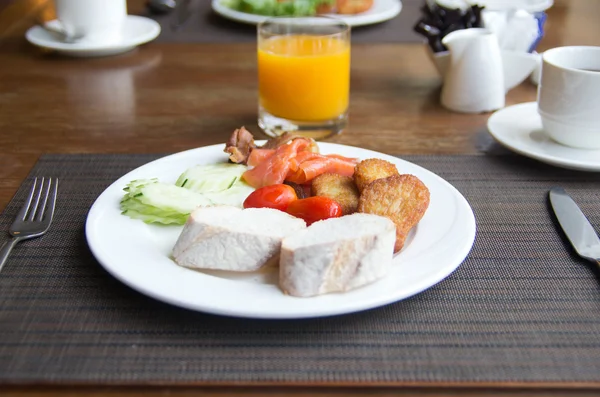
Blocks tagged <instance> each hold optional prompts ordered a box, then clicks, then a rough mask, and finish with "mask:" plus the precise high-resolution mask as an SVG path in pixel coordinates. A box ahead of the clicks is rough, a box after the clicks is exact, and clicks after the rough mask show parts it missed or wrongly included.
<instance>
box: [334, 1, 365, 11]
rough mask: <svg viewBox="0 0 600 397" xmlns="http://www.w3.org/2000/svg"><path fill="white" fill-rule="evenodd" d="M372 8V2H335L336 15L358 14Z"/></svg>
mask: <svg viewBox="0 0 600 397" xmlns="http://www.w3.org/2000/svg"><path fill="white" fill-rule="evenodd" d="M372 6H373V0H336V12H337V13H338V14H360V13H361V12H365V11H368V10H369V9H370V8H371V7H372Z"/></svg>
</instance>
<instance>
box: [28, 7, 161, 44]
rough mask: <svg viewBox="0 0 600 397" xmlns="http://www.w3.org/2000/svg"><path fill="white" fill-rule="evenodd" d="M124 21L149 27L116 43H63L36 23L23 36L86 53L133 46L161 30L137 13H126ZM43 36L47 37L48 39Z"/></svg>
mask: <svg viewBox="0 0 600 397" xmlns="http://www.w3.org/2000/svg"><path fill="white" fill-rule="evenodd" d="M55 21H56V20H52V21H49V22H48V23H54V22H55ZM126 23H144V24H146V25H147V26H148V28H149V29H148V32H147V33H144V34H141V35H138V36H135V37H124V38H123V39H122V40H120V41H118V42H116V43H84V42H82V43H64V42H61V41H59V40H56V39H54V38H52V36H51V35H50V33H48V32H46V31H45V30H44V28H42V27H41V26H38V25H35V26H32V27H31V28H29V29H28V30H27V32H26V33H25V37H26V39H27V41H29V42H30V43H31V44H34V45H36V46H38V47H42V48H49V49H52V50H59V51H61V52H64V53H86V52H99V51H111V50H113V51H114V50H119V49H126V48H133V47H136V46H138V45H142V44H144V43H147V42H149V41H152V40H154V39H155V38H156V37H158V35H159V34H160V31H161V28H160V24H159V23H158V22H156V21H155V20H153V19H150V18H146V17H143V16H139V15H127V19H126ZM43 37H49V39H46V38H43Z"/></svg>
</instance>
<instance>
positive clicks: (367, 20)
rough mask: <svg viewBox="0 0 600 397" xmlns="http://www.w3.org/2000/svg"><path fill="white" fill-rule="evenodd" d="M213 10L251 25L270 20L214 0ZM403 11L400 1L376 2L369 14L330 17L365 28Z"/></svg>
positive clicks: (384, 0) (382, 0) (381, 0)
mask: <svg viewBox="0 0 600 397" xmlns="http://www.w3.org/2000/svg"><path fill="white" fill-rule="evenodd" d="M212 8H213V10H214V11H215V12H216V13H217V14H219V15H221V16H222V17H225V18H227V19H231V20H234V21H237V22H242V23H248V24H251V25H256V24H259V23H260V22H262V21H264V20H265V19H268V18H270V17H268V16H264V15H256V14H248V13H246V12H240V11H236V10H233V9H231V8H229V7H226V6H224V5H223V4H221V0H212ZM401 10H402V2H401V1H400V0H375V1H374V3H373V7H371V9H370V10H369V11H367V12H363V13H361V14H356V15H340V14H331V15H330V16H332V17H335V18H338V19H341V20H343V21H344V22H346V23H347V24H348V25H350V26H363V25H372V24H374V23H380V22H384V21H387V20H389V19H392V18H394V17H395V16H397V15H398V14H400V11H401ZM328 15H329V14H328Z"/></svg>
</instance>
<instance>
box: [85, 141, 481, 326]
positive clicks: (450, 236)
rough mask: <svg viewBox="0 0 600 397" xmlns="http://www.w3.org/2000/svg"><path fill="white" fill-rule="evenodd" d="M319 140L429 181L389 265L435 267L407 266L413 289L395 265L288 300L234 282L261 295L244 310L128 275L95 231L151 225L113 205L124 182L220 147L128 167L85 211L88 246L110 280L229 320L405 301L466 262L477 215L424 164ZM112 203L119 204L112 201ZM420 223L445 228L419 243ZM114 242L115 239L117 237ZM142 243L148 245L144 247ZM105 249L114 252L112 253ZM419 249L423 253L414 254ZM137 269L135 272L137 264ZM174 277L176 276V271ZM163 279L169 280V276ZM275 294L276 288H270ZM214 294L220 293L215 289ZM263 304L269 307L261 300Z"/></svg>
mask: <svg viewBox="0 0 600 397" xmlns="http://www.w3.org/2000/svg"><path fill="white" fill-rule="evenodd" d="M319 145H320V147H321V150H322V152H324V153H339V154H342V155H355V154H357V153H360V157H361V158H369V157H378V158H382V159H384V160H388V161H392V162H394V163H395V164H396V165H397V166H398V167H399V169H401V170H402V169H404V170H407V171H409V173H413V174H415V175H417V176H418V177H420V178H421V179H422V180H423V181H424V182H425V183H426V185H428V187H429V188H430V191H431V192H432V195H431V196H432V197H431V203H430V207H429V209H428V212H427V213H426V214H425V216H424V217H423V219H422V220H421V223H420V224H419V225H418V226H417V227H416V229H417V232H416V233H414V235H413V236H414V238H413V240H412V241H411V242H410V243H407V246H408V248H406V249H405V250H403V251H402V252H401V253H400V254H399V255H397V256H396V257H395V259H394V261H395V264H394V266H396V268H398V267H401V266H408V265H405V264H404V262H403V261H404V260H405V261H406V263H408V262H410V263H409V265H413V264H415V263H418V264H423V263H424V264H426V266H430V267H433V269H434V270H435V271H434V272H430V273H427V272H426V271H425V270H426V269H425V270H424V269H423V267H419V268H412V267H411V268H409V271H408V272H407V271H406V270H405V271H404V273H403V274H404V276H405V277H406V275H407V274H411V277H412V276H413V273H415V274H414V278H415V280H416V281H415V284H414V285H411V287H410V288H407V289H404V290H401V291H398V290H397V285H396V283H398V282H399V281H398V279H396V278H393V277H391V276H393V274H394V273H395V272H397V271H398V270H393V272H392V274H391V275H388V276H387V277H385V278H384V279H382V280H379V281H377V282H376V283H373V284H370V285H368V286H365V287H362V288H359V289H356V290H353V291H349V292H346V293H343V294H327V295H321V296H318V297H313V298H294V297H290V296H287V295H284V294H283V293H282V292H281V291H280V290H279V289H278V288H277V287H273V286H261V285H254V284H252V283H246V284H243V286H242V285H241V284H240V283H236V284H235V288H236V291H238V290H240V289H241V290H242V294H244V293H247V294H248V295H246V296H245V297H246V298H250V297H259V298H260V299H262V300H259V301H258V302H259V304H257V305H254V304H252V303H249V302H250V301H249V300H248V301H247V300H244V302H243V305H242V306H243V307H242V306H240V305H239V302H237V303H236V304H235V305H232V304H231V303H230V302H229V303H228V302H225V301H230V300H231V299H230V297H229V296H227V295H225V292H226V291H224V292H223V293H222V295H221V297H222V298H223V300H224V301H223V302H221V301H218V300H217V302H214V301H212V302H211V299H213V298H214V297H215V296H216V295H210V296H206V294H208V293H214V291H212V292H206V290H205V289H200V292H197V290H196V289H194V291H193V294H192V295H191V296H190V294H189V293H188V291H187V290H186V291H184V289H185V288H184V287H182V288H180V289H177V290H176V291H173V290H172V289H171V290H169V289H168V288H166V292H165V290H164V289H162V285H161V284H158V288H159V289H154V288H156V287H157V286H156V284H155V285H150V284H151V283H150V284H149V281H148V280H147V279H145V278H144V277H145V273H144V274H142V276H140V275H139V273H135V275H134V276H132V274H133V273H131V272H132V271H133V269H131V266H132V265H131V264H128V263H126V260H125V259H119V257H118V256H116V259H115V256H114V254H113V253H112V252H113V250H114V249H115V246H111V245H110V244H109V246H108V247H106V246H105V245H106V243H107V241H106V240H110V238H114V239H117V237H110V238H107V234H106V233H105V234H104V235H102V234H101V233H99V232H98V230H97V229H98V227H100V228H101V229H102V230H105V228H107V227H108V222H109V219H112V221H111V222H114V220H117V221H118V222H122V223H126V224H129V225H133V224H132V223H131V222H136V223H135V225H136V226H135V227H140V228H147V227H149V226H148V225H145V224H143V223H142V222H141V221H135V220H131V219H129V218H127V217H125V216H122V215H120V211H119V209H118V198H119V197H121V196H122V190H121V189H122V187H123V186H124V185H125V184H126V183H127V182H129V181H130V180H132V179H135V178H138V177H140V176H144V175H145V176H152V175H147V173H149V172H151V171H152V169H157V168H156V167H165V165H166V164H173V163H176V162H178V161H182V160H183V159H185V160H186V161H188V159H187V157H188V156H197V158H202V157H205V158H206V157H208V156H207V153H208V154H210V152H213V154H214V152H217V151H218V152H220V153H221V154H222V155H223V157H222V158H223V159H226V157H225V154H224V153H222V149H223V144H218V145H212V146H205V147H201V148H196V149H190V150H187V151H183V152H179V153H175V154H172V155H169V156H166V157H162V158H160V159H157V160H154V161H151V162H149V163H147V164H144V165H142V166H140V167H138V168H136V169H134V170H132V171H130V172H128V173H127V174H125V175H123V176H122V177H121V178H119V179H118V180H116V181H115V182H113V183H112V184H111V185H110V186H109V187H108V188H106V189H105V190H104V192H103V193H102V194H100V196H98V198H97V199H96V201H95V202H94V204H93V205H92V207H91V209H90V211H89V213H88V216H87V220H86V225H85V234H86V240H87V243H88V246H89V248H90V250H91V252H92V254H93V255H94V257H95V258H96V259H97V260H98V262H99V263H100V265H101V266H102V267H103V268H104V269H105V270H106V271H107V272H108V273H110V274H112V275H113V276H114V277H115V278H117V279H118V280H120V281H121V282H123V283H124V284H126V285H128V286H129V287H131V288H133V289H134V290H137V291H138V292H141V293H142V294H145V295H147V296H150V297H152V298H154V299H157V300H159V301H163V302H166V303H169V304H172V305H175V306H179V307H183V308H187V309H191V310H195V311H200V312H206V313H212V314H217V315H224V316H232V317H241V318H260V319H299V318H316V317H325V316H332V315H340V314H348V313H353V312H358V311H363V310H368V309H372V308H376V307H380V306H384V305H387V304H390V303H394V302H397V301H400V300H403V299H406V298H408V297H411V296H413V295H415V294H418V293H420V292H422V291H424V290H426V289H428V288H430V287H432V286H433V285H435V284H437V283H439V282H440V281H442V280H443V279H444V278H446V277H447V276H449V275H450V274H451V273H452V272H454V270H456V268H458V267H459V266H460V264H461V263H462V262H463V261H464V260H465V258H466V257H467V255H468V253H469V252H470V250H471V248H472V246H473V243H474V241H475V233H476V225H475V216H474V214H473V210H472V209H471V207H470V205H469V204H468V202H467V200H466V199H465V198H464V197H463V196H462V194H460V192H458V190H456V188H454V187H453V186H452V185H451V184H450V183H448V182H447V181H445V180H444V179H442V178H441V177H439V176H437V175H436V174H434V173H432V172H431V171H428V170H426V169H425V168H422V167H420V166H418V165H416V164H413V163H410V162H407V161H405V160H402V159H399V158H397V157H393V156H389V155H385V154H382V153H378V152H374V151H370V150H366V149H361V148H357V147H353V146H345V145H340V144H333V143H322V142H321V143H319ZM202 152H205V153H204V156H200V154H202ZM194 158H196V157H194ZM179 171H181V172H182V171H183V170H178V172H179ZM401 172H402V171H401ZM176 177H177V175H174V176H173V180H174V178H176ZM438 195H439V196H438ZM115 200H116V201H117V202H115ZM448 203H450V204H448ZM433 207H435V209H432V208H433ZM452 209H454V211H451V210H452ZM432 211H433V212H435V214H437V215H438V218H435V214H432ZM446 213H451V215H452V216H451V218H448V219H446V220H445V221H444V222H440V220H441V219H440V217H439V215H440V214H446ZM116 215H118V217H117V218H114V217H115V216H116ZM111 217H113V218H111ZM428 218H432V219H428ZM426 219H427V220H426ZM103 222H104V223H103ZM423 223H427V224H430V225H433V224H435V225H442V223H444V224H446V226H445V227H446V228H447V229H444V230H439V231H438V230H433V228H432V227H431V226H430V227H429V230H430V234H431V235H433V237H434V238H433V239H431V238H430V239H429V240H424V239H425V238H427V236H425V232H424V231H422V229H423V228H425V227H424V226H422V224H423ZM437 227H438V226H436V228H437ZM439 228H440V229H441V226H439ZM109 230H110V228H109ZM430 237H431V236H430ZM103 239H104V242H103ZM434 240H435V241H434ZM444 240H446V243H445V244H443V243H444ZM425 241H427V243H426V247H423V246H421V245H423V244H424V243H425ZM112 242H113V243H114V241H112ZM129 243H131V241H122V240H121V239H117V242H116V244H117V245H118V244H125V245H127V244H129ZM103 244H104V246H103ZM144 247H147V245H146V246H144ZM411 247H414V249H413V251H410V250H411ZM108 250H111V252H109V251H108ZM419 250H422V251H421V252H419ZM128 254H131V253H128ZM111 255H112V257H111ZM398 258H400V259H398ZM153 260H156V262H157V263H158V262H160V263H159V264H158V266H159V268H160V271H165V270H166V269H168V272H170V273H172V274H169V275H170V276H172V275H173V274H178V275H177V277H185V278H186V280H182V281H183V282H185V283H189V284H190V285H191V284H193V286H194V288H197V287H198V286H201V287H203V288H207V286H208V289H210V288H213V286H214V289H216V290H218V289H219V288H222V287H223V285H226V284H227V283H231V282H234V283H235V281H229V280H225V282H222V280H220V281H216V279H214V278H211V276H206V275H204V274H202V273H201V272H196V271H193V270H190V269H185V268H182V267H180V266H177V265H176V264H175V263H174V262H172V261H171V259H169V258H168V257H167V256H166V255H164V257H161V258H155V259H153ZM167 261H168V262H167ZM398 261H399V262H398ZM397 263H400V264H397ZM147 265H148V262H146V263H145V264H144V266H146V267H145V268H144V269H147ZM128 266H129V268H128ZM160 266H165V267H160ZM166 266H169V267H166ZM135 270H136V271H137V269H135ZM421 273H427V274H421ZM179 274H181V276H180V275H179ZM161 276H162V277H166V276H167V274H164V275H161ZM232 285H233V284H232ZM232 285H229V284H227V285H226V286H227V288H230V287H231V286H232ZM382 290H385V291H386V293H385V294H382V293H381V291H382ZM273 291H275V292H276V293H273ZM390 291H391V292H390ZM217 293H220V292H218V291H217ZM203 294H205V295H203ZM265 297H267V298H268V299H269V300H268V301H266V300H265ZM271 300H274V302H275V303H273V302H272V301H271ZM265 302H266V304H267V305H265ZM268 305H270V306H268Z"/></svg>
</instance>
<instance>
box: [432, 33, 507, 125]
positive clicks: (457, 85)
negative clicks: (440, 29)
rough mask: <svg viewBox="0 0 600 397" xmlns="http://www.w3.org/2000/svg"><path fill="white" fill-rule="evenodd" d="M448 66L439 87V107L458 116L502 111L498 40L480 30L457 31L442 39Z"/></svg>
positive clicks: (503, 101) (502, 81) (502, 76)
mask: <svg viewBox="0 0 600 397" xmlns="http://www.w3.org/2000/svg"><path fill="white" fill-rule="evenodd" d="M442 43H443V44H444V45H445V46H446V47H447V48H448V50H449V52H450V65H449V67H448V70H447V71H446V74H445V77H444V85H443V87H442V96H441V102H442V105H443V106H444V107H446V108H448V109H450V110H453V111H456V112H462V113H481V112H490V111H492V110H497V109H500V108H503V107H504V103H505V88H504V71H503V66H502V56H501V53H500V46H499V45H498V38H497V37H496V35H495V34H494V33H492V32H491V31H489V30H487V29H483V28H470V29H463V30H457V31H454V32H452V33H450V34H448V35H447V36H446V37H444V38H443V39H442Z"/></svg>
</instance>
